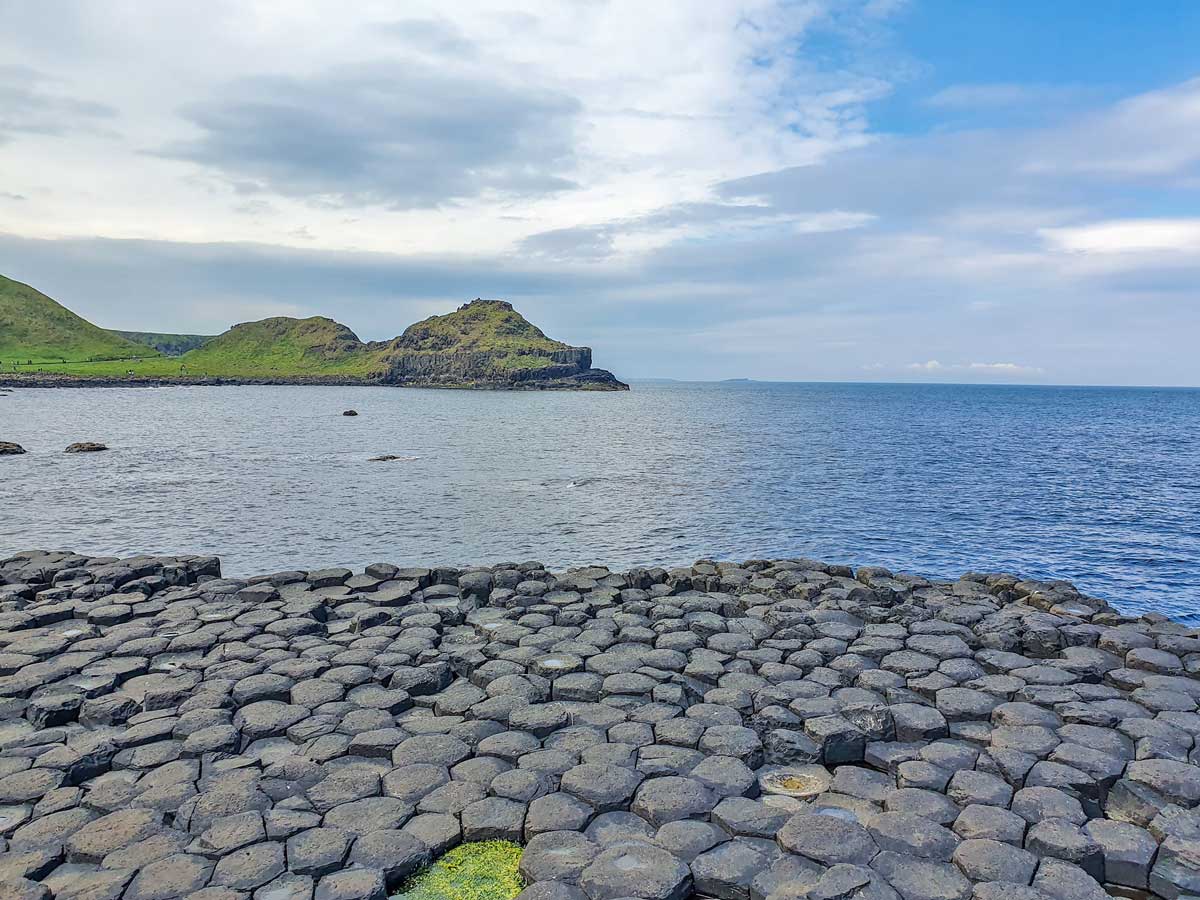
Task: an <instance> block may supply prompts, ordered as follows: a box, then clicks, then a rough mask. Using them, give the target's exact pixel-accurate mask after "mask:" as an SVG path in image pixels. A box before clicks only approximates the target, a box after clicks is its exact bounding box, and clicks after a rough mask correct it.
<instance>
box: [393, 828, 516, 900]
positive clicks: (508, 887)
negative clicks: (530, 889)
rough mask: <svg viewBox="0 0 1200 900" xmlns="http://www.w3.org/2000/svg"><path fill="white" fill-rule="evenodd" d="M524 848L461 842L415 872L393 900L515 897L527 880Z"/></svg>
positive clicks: (503, 899) (506, 899)
mask: <svg viewBox="0 0 1200 900" xmlns="http://www.w3.org/2000/svg"><path fill="white" fill-rule="evenodd" d="M520 862H521V848H520V847H519V846H518V845H516V844H513V843H510V842H508V841H478V842H476V843H471V844H462V845H460V846H458V847H455V848H454V849H453V850H451V851H450V852H449V853H446V854H445V855H444V856H442V857H441V859H439V860H438V861H437V862H435V863H433V864H432V865H430V866H427V867H426V868H424V869H422V870H421V871H420V872H418V873H417V874H416V875H414V876H413V877H412V878H411V879H410V880H409V881H408V882H407V883H405V885H404V886H403V887H402V888H401V890H400V892H399V893H398V894H395V895H394V897H393V900H512V898H514V897H516V896H517V894H519V893H521V889H522V888H523V887H524V882H523V881H522V879H521V875H520V873H519V872H518V870H517V869H518V866H519V864H520Z"/></svg>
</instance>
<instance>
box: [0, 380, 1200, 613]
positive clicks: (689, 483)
mask: <svg viewBox="0 0 1200 900" xmlns="http://www.w3.org/2000/svg"><path fill="white" fill-rule="evenodd" d="M347 408H354V409H357V410H358V411H359V413H360V415H359V416H358V417H355V418H349V417H343V416H342V415H341V412H342V410H344V409H347ZM0 440H13V441H17V442H19V443H21V444H23V445H24V446H25V448H26V449H27V450H28V451H29V453H28V454H26V455H24V456H17V457H0V555H8V554H9V553H11V552H14V551H16V550H19V549H27V548H30V547H42V548H66V549H73V550H76V551H79V552H84V553H89V554H114V555H116V554H130V553H135V552H155V553H172V552H175V553H215V554H219V555H220V556H221V557H222V559H223V561H224V563H225V571H226V572H227V573H231V574H253V573H261V572H267V571H274V570H279V569H288V568H316V567H320V566H325V565H334V564H340V565H351V566H362V565H365V564H367V563H370V562H375V561H391V562H395V563H399V564H404V563H422V564H432V563H448V564H482V563H492V562H499V561H505V560H518V561H519V560H526V559H538V560H541V561H543V562H544V563H546V564H548V565H551V566H554V567H565V566H570V565H579V564H584V563H591V562H596V563H602V564H607V565H610V566H612V567H614V568H618V567H628V566H631V565H647V564H661V565H673V564H683V563H690V562H692V561H693V560H695V559H698V558H702V557H703V558H719V559H748V558H763V557H779V556H801V555H803V556H812V557H817V558H819V559H824V560H827V561H831V562H845V563H850V564H877V565H885V566H889V567H891V568H893V569H896V570H901V571H908V572H916V573H920V574H925V575H936V576H945V577H953V576H957V575H959V574H961V573H962V572H965V571H969V570H975V571H1007V572H1014V573H1017V574H1020V575H1024V576H1027V577H1054V578H1066V579H1069V580H1071V581H1074V582H1075V583H1076V584H1077V585H1079V586H1080V587H1081V588H1082V589H1083V590H1085V591H1087V592H1088V593H1091V594H1093V595H1095V596H1098V597H1103V598H1105V599H1107V600H1109V601H1110V602H1112V603H1114V604H1115V605H1116V606H1117V607H1119V608H1121V609H1125V610H1130V611H1140V610H1157V611H1163V612H1166V613H1169V614H1172V615H1175V616H1187V617H1191V618H1193V620H1200V391H1197V390H1170V389H1164V390H1158V389H1108V388H1045V387H998V386H971V387H966V386H940V385H861V384H860V385H851V384H769V383H757V382H750V383H722V384H674V383H672V384H649V383H646V384H635V385H634V389H633V390H632V391H631V392H629V393H613V394H606V393H477V392H458V391H432V390H405V389H394V388H391V389H389V388H350V387H346V388H342V387H196V388H189V387H172V388H159V389H148V388H134V389H118V388H114V389H98V388H88V389H58V390H34V389H30V390H17V391H13V392H11V393H6V394H0ZM78 440H98V441H103V442H105V443H107V444H108V445H109V446H110V447H111V448H112V449H111V451H110V452H108V453H103V454H88V455H77V456H76V455H64V454H63V453H62V452H61V451H62V449H63V448H64V447H65V446H66V445H67V444H69V443H71V442H73V441H78ZM380 454H393V455H396V456H400V457H402V459H400V460H396V461H393V462H369V461H368V458H369V457H372V456H376V455H380Z"/></svg>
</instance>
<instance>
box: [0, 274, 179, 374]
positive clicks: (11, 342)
mask: <svg viewBox="0 0 1200 900" xmlns="http://www.w3.org/2000/svg"><path fill="white" fill-rule="evenodd" d="M158 355H159V354H158V351H157V350H153V349H151V348H149V347H145V346H143V345H141V344H135V343H133V342H132V341H128V340H126V339H125V338H123V337H121V336H120V335H116V334H112V333H111V332H108V331H105V330H104V329H103V328H98V327H97V326H95V325H93V324H92V323H91V322H89V321H87V320H86V319H83V318H80V317H79V316H77V315H75V313H73V312H71V311H70V310H69V309H67V308H66V307H63V306H61V305H59V304H58V303H56V302H55V301H53V300H51V299H50V298H49V297H47V296H46V295H45V294H43V293H41V292H40V291H37V290H34V289H33V288H31V287H30V286H29V285H27V284H22V283H21V282H19V281H13V280H12V279H11V278H5V277H4V276H3V275H0V363H3V364H5V365H4V368H8V369H11V363H12V362H13V361H20V362H22V363H23V362H25V361H27V360H31V359H32V360H33V361H34V362H35V363H40V362H49V361H57V360H61V359H66V360H69V361H80V360H87V359H91V358H95V357H108V358H125V359H130V358H134V357H147V356H158Z"/></svg>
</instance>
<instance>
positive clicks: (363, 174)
mask: <svg viewBox="0 0 1200 900" xmlns="http://www.w3.org/2000/svg"><path fill="white" fill-rule="evenodd" d="M162 6H167V7H168V8H167V9H163V8H162ZM886 7H887V4H883V5H880V4H879V3H878V2H875V3H870V2H869V0H808V2H804V3H792V2H787V0H713V2H710V3H704V4H696V3H691V2H687V0H664V2H660V3H651V4H646V3H644V2H639V0H611V2H605V3H560V2H557V0H530V2H526V3H522V4H519V5H518V6H514V4H512V3H511V2H503V0H463V2H460V3H454V4H445V3H441V2H437V0H410V2H406V3H404V4H402V5H400V6H397V5H395V4H392V3H383V2H367V3H360V4H350V5H347V4H345V3H342V2H337V0H313V2H310V3H304V4H295V3H285V2H279V0H215V2H214V3H212V4H206V5H205V8H204V10H203V11H202V12H201V11H200V10H198V9H197V8H195V7H190V6H187V5H185V4H183V3H181V2H179V3H171V4H163V5H160V7H156V9H158V13H157V14H156V15H155V16H147V15H146V14H145V8H144V5H142V4H139V3H137V2H135V0H113V2H111V3H106V4H104V8H103V10H101V9H100V8H99V7H96V6H90V5H87V4H83V5H72V6H66V7H60V6H54V7H53V9H46V10H44V11H38V10H35V9H33V8H24V9H22V11H21V14H20V15H15V16H10V17H8V19H9V20H10V21H9V22H8V26H9V27H7V28H6V29H5V30H4V31H3V32H0V58H4V59H6V61H9V60H11V67H12V71H14V72H16V71H20V72H22V73H25V74H24V75H23V76H22V77H23V78H24V79H25V81H30V80H31V79H36V80H37V82H36V83H47V84H48V83H53V85H54V90H55V96H56V97H57V98H58V102H59V104H60V106H61V107H62V108H63V109H64V110H65V109H76V110H91V109H99V108H101V107H100V106H98V105H97V104H101V103H102V104H103V108H104V109H108V108H109V107H111V108H112V110H113V115H114V118H113V122H106V125H107V126H110V127H112V128H115V129H116V131H115V133H113V134H109V135H107V136H105V137H103V138H101V137H100V136H98V135H92V136H87V135H80V136H75V137H73V139H72V140H71V141H62V140H60V139H56V138H54V137H53V136H52V135H49V134H44V133H41V132H40V131H33V130H30V128H31V127H32V126H26V128H25V130H23V131H20V132H17V133H16V135H17V136H16V138H15V139H13V140H11V141H9V142H8V143H7V144H5V145H4V146H3V147H0V163H2V164H3V165H4V169H5V172H6V185H5V187H6V190H8V191H11V192H13V193H20V194H23V195H25V196H28V197H30V198H33V199H31V201H30V204H29V208H28V209H26V210H22V211H21V213H20V215H19V217H18V215H17V214H16V213H15V212H11V211H6V210H4V209H3V208H0V229H4V230H9V231H13V232H16V233H21V234H26V235H33V236H40V237H58V236H74V235H78V236H86V235H98V236H104V237H118V238H155V239H158V238H167V239H172V240H181V241H212V240H235V241H237V240H242V241H266V242H271V243H276V244H280V245H291V246H297V245H300V244H309V243H311V244H312V245H314V246H317V247H321V248H325V249H360V250H377V251H385V252H401V253H446V252H498V251H501V250H504V249H506V248H509V247H511V246H513V245H514V244H515V243H517V242H519V241H520V240H521V239H523V238H525V237H528V236H529V235H532V234H536V233H538V232H543V231H549V230H553V229H561V228H571V227H578V226H581V225H587V224H589V223H595V222H606V221H612V220H615V219H618V218H620V219H628V218H631V217H636V216H639V215H646V214H650V213H652V212H654V211H655V210H658V209H660V208H662V207H665V206H668V205H671V204H675V203H680V202H698V201H703V200H705V199H707V198H708V197H709V189H710V185H711V184H713V183H714V182H718V181H722V180H726V179H729V178H734V177H738V176H742V175H748V174H751V173H754V172H758V171H766V170H770V169H776V168H780V167H782V166H787V165H795V164H799V163H804V162H812V161H816V160H819V159H822V158H824V157H826V156H827V155H828V154H830V153H832V152H836V151H837V150H838V149H840V148H842V147H846V146H854V145H859V144H862V143H863V142H865V141H866V140H868V137H867V134H866V132H867V128H868V124H867V119H866V116H865V114H864V105H865V104H866V103H867V102H869V101H871V100H872V99H875V98H878V97H880V96H882V95H884V94H886V92H887V91H888V90H889V89H890V85H889V84H887V83H886V82H884V81H882V80H880V79H879V78H878V77H874V76H862V75H858V74H855V73H854V72H853V71H851V69H850V68H849V67H847V68H841V67H837V66H830V65H827V64H822V63H818V62H817V61H816V60H817V59H818V57H816V56H815V55H814V56H811V57H810V56H809V55H807V54H806V53H805V51H804V48H805V43H806V41H807V39H808V37H809V36H810V35H811V34H812V33H813V32H814V30H815V29H818V28H823V27H826V26H828V25H829V22H830V11H831V10H835V9H836V11H837V18H838V22H839V23H850V22H854V21H859V22H862V23H866V24H864V25H863V27H868V26H869V27H870V28H879V27H880V25H879V22H878V20H879V18H880V17H882V16H885V14H886V13H887V12H888V10H887V8H886ZM118 60H119V61H120V62H119V64H118V62H117V61H118ZM16 67H21V68H19V69H18V68H16ZM2 93H3V92H2V91H0V94H2ZM26 105H28V104H26ZM31 109H32V107H31ZM39 115H41V114H40V113H39ZM77 118H78V117H77ZM40 121H41V120H39V122H40ZM3 124H4V118H3V115H0V126H2V125H3ZM34 124H35V125H36V124H37V123H34ZM38 127H39V128H40V127H41V126H40V125H38ZM248 192H251V193H252V194H253V197H254V198H255V199H257V200H261V201H269V202H268V203H265V204H263V205H260V206H257V207H255V212H254V214H253V215H247V214H246V213H245V212H243V211H242V210H244V208H245V205H246V200H247V193H248ZM518 202H519V204H520V205H519V207H518V206H517V205H516V204H517V203H518ZM348 207H350V208H353V212H354V215H353V216H347V215H346V211H347V208H348ZM515 209H519V210H520V216H513V215H512V213H513V212H514V210H515ZM301 229H303V230H301ZM302 235H311V240H310V239H309V238H308V237H301V236H302Z"/></svg>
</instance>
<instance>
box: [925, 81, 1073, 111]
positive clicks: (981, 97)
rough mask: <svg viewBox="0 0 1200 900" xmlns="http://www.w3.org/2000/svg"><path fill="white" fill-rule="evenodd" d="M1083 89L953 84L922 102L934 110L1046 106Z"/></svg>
mask: <svg viewBox="0 0 1200 900" xmlns="http://www.w3.org/2000/svg"><path fill="white" fill-rule="evenodd" d="M1085 93H1086V92H1085V91H1084V90H1083V89H1081V88H1079V87H1076V86H1073V85H1058V84H1016V83H1007V84H1006V83H993V84H954V85H950V86H949V87H945V88H942V89H941V90H939V91H936V92H935V93H933V94H931V95H930V96H929V97H927V98H926V100H925V105H926V106H930V107H933V108H935V109H950V110H956V111H971V112H978V111H980V110H986V109H998V108H1002V107H1010V106H1033V105H1036V106H1046V105H1052V104H1060V103H1064V102H1067V101H1070V100H1074V99H1077V98H1079V97H1080V96H1082V95H1083V94H1085Z"/></svg>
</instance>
